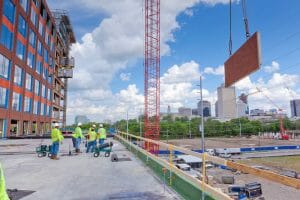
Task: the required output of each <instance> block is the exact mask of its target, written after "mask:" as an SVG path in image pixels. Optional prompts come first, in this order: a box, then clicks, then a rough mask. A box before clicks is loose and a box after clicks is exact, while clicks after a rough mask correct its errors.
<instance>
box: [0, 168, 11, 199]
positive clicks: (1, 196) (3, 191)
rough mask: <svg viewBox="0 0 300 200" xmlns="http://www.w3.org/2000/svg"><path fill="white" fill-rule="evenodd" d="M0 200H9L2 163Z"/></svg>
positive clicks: (0, 169) (0, 170)
mask: <svg viewBox="0 0 300 200" xmlns="http://www.w3.org/2000/svg"><path fill="white" fill-rule="evenodd" d="M0 200H9V197H8V195H7V192H6V186H5V179H4V173H3V169H2V165H1V163H0Z"/></svg>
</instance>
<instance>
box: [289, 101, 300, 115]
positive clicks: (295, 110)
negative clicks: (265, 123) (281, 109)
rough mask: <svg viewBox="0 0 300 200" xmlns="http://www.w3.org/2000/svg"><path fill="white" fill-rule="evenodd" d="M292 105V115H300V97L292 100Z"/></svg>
mask: <svg viewBox="0 0 300 200" xmlns="http://www.w3.org/2000/svg"><path fill="white" fill-rule="evenodd" d="M290 106H291V116H292V117H300V99H295V100H291V101H290Z"/></svg>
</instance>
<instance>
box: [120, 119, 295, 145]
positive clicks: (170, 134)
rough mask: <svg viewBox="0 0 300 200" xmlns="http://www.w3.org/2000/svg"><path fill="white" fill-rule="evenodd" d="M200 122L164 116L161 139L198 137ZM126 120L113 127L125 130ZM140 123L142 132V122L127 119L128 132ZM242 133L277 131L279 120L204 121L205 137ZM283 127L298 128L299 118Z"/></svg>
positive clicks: (285, 123) (198, 120)
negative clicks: (264, 121) (267, 121)
mask: <svg viewBox="0 0 300 200" xmlns="http://www.w3.org/2000/svg"><path fill="white" fill-rule="evenodd" d="M200 123H201V118H193V119H191V120H189V119H188V118H186V117H184V118H176V119H175V121H172V118H171V116H165V117H163V118H162V120H161V122H160V131H161V133H160V136H161V138H162V139H175V138H188V137H190V134H191V136H192V137H200V135H201V133H200V131H199V125H200ZM126 124H127V123H126V120H120V121H118V122H116V123H115V125H114V126H115V127H116V128H117V129H118V130H121V131H124V132H126V126H127V125H126ZM140 125H141V128H142V130H141V132H142V134H143V132H144V130H143V128H144V123H143V122H141V124H140V123H139V122H138V121H137V120H135V119H131V120H129V121H128V130H129V133H132V134H134V135H140ZM240 127H241V133H242V135H244V136H245V135H258V134H259V132H279V130H280V121H279V120H276V121H273V122H269V123H262V122H261V121H258V120H253V121H250V120H249V119H248V118H239V119H232V120H230V121H227V122H220V121H218V120H214V119H206V120H205V122H204V129H205V130H204V131H205V136H206V137H221V136H222V137H224V136H225V137H231V136H237V135H239V133H240ZM284 127H285V129H287V130H294V129H300V120H297V121H296V122H292V121H290V120H289V119H288V118H285V119H284Z"/></svg>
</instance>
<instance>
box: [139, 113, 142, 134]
mask: <svg viewBox="0 0 300 200" xmlns="http://www.w3.org/2000/svg"><path fill="white" fill-rule="evenodd" d="M141 117H142V109H141V110H140V117H139V121H140V137H142V119H141Z"/></svg>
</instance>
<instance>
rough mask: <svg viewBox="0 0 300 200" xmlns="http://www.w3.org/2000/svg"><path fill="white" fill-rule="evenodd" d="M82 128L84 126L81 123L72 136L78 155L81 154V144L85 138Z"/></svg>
mask: <svg viewBox="0 0 300 200" xmlns="http://www.w3.org/2000/svg"><path fill="white" fill-rule="evenodd" d="M81 126H82V124H81V123H80V122H79V123H78V124H77V127H76V128H75V132H74V133H73V134H72V141H73V146H74V148H75V152H76V153H80V143H81V139H82V138H83V135H82V130H81Z"/></svg>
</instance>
